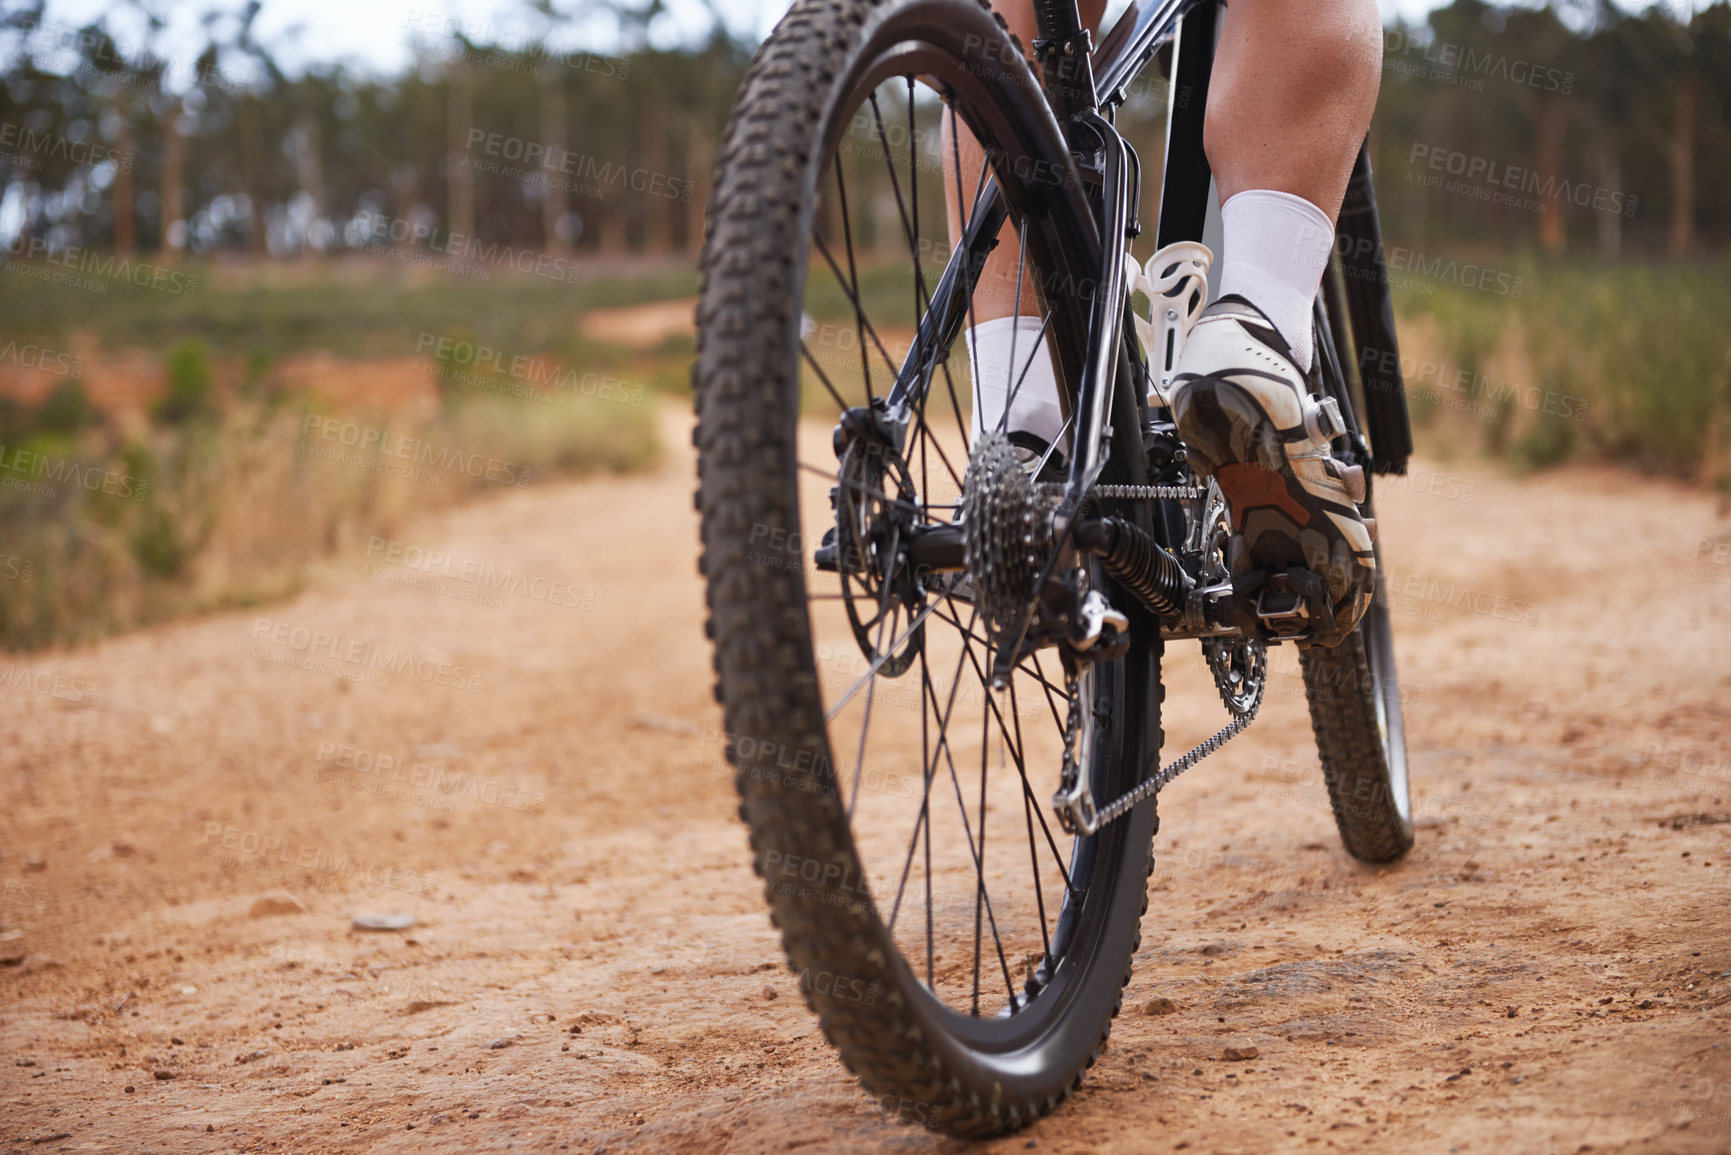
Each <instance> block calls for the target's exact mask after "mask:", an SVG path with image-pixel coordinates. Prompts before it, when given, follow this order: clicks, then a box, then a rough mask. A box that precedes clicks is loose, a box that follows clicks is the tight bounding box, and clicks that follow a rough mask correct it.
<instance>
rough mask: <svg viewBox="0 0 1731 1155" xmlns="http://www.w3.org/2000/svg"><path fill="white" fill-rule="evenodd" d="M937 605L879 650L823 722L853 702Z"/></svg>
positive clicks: (930, 607)
mask: <svg viewBox="0 0 1731 1155" xmlns="http://www.w3.org/2000/svg"><path fill="white" fill-rule="evenodd" d="M937 604H938V603H937V602H933V603H931V605H928V606H926V607H925V608H924V609H922V610H921V611H920V612H919V616H917V617H915V618H914V619H913V621H912V622H911V623H910V624H909V625H908V628H907V629H905V630H903V631H902V634H901V636H900V637H899V638H897V639H896V640H895V641H893V642H891V643H890V648H889V649H888V650H887V651H886V650H879V651H878V656H877V659H876V660H875V661H873V662H872V664H871V668H870V669H869V670H867V671H866V672H865V673H864V675H862V676H861V677H860V679H859V681H857V682H855V683H854V684H853V685H851V686H849V687H848V688H847V693H845V694H843V695H842V696H841V700H840V701H838V702H836V704H835V705H833V706H831V707H830V708H829V709H828V710H827V711H826V712H825V713H824V716H823V720H824V721H826V722H833V721H835V716H836V715H837V714H839V713H841V712H842V709H843V707H845V706H846V705H847V704H848V703H849V702H851V701H853V697H854V695H855V694H857V693H859V692H860V689H861V687H863V686H864V685H865V684H866V683H867V682H869V681H871V680H872V679H874V678H876V677H877V672H878V671H879V670H881V669H883V664H884V663H885V662H887V661H889V658H890V655H891V654H893V653H895V652H896V651H897V650H899V649H901V648H902V643H903V642H905V641H907V640H908V639H909V638H911V637H912V636H913V633H914V631H915V630H917V629H919V628H920V624H921V623H922V622H924V621H925V620H926V619H927V618H928V617H930V616H931V613H932V609H933V608H934V607H935V606H936V605H937Z"/></svg>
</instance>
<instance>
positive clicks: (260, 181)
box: [235, 96, 270, 257]
mask: <svg viewBox="0 0 1731 1155" xmlns="http://www.w3.org/2000/svg"><path fill="white" fill-rule="evenodd" d="M261 115H262V111H261V109H260V107H259V102H258V100H257V99H256V98H254V97H252V96H242V97H241V98H240V99H239V101H238V102H237V104H236V108H235V124H236V125H237V126H238V128H239V130H240V168H241V178H242V180H243V181H244V182H245V184H246V197H247V201H248V202H249V203H250V204H251V205H252V220H251V222H250V224H251V229H250V235H249V236H248V238H247V240H248V242H249V244H250V247H251V249H252V253H253V256H255V257H262V256H264V255H265V254H266V253H267V252H268V251H269V240H270V238H269V236H268V234H267V230H266V227H265V220H264V160H263V158H262V157H260V155H259V141H260V140H261V139H262V138H263V136H264V127H263V126H262V125H261V124H260V123H259V119H260V116H261Z"/></svg>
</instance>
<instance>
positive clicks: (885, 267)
mask: <svg viewBox="0 0 1731 1155" xmlns="http://www.w3.org/2000/svg"><path fill="white" fill-rule="evenodd" d="M1006 46H1009V47H1008V48H1006ZM958 118H959V119H960V120H961V121H962V122H964V123H965V124H966V126H967V129H968V130H969V131H970V132H971V135H972V137H973V138H975V139H977V140H978V142H979V143H980V145H982V146H983V148H982V149H980V150H979V151H978V152H976V153H974V154H973V155H974V156H975V157H977V158H983V159H980V160H978V161H977V162H976V163H971V164H964V163H963V160H962V157H963V156H964V155H965V154H964V153H963V146H962V145H961V144H960V143H959V136H960V134H959V133H958V131H957V121H958ZM988 166H989V169H988ZM988 171H989V172H990V174H991V175H993V176H995V178H996V180H997V182H998V187H999V189H1000V190H1001V194H1002V199H1001V202H1000V203H1001V204H1002V206H1003V208H1002V209H1001V210H999V211H1002V213H1003V217H1002V220H1003V222H1004V223H1003V227H1002V232H1001V233H999V234H998V236H997V243H998V244H999V245H1000V246H1004V245H1008V246H1010V247H1009V248H1008V249H1007V250H1006V251H1009V252H1011V253H1014V254H1016V256H1017V260H1016V262H1015V265H1014V268H1015V274H1014V275H1015V276H1016V278H1017V279H1018V280H1022V279H1023V278H1025V281H1023V285H1025V286H1027V287H1029V288H1030V289H1031V291H1032V293H1034V294H1037V295H1038V296H1039V298H1040V299H1041V301H1042V306H1043V309H1044V312H1045V319H1044V321H1043V322H1042V324H1043V326H1044V331H1046V332H1048V333H1049V335H1050V337H1051V339H1052V348H1053V349H1054V352H1055V353H1056V354H1057V355H1055V356H1054V357H1053V361H1054V363H1055V372H1056V373H1057V374H1058V377H1059V381H1060V387H1061V388H1065V389H1068V390H1070V392H1071V395H1072V396H1073V394H1074V381H1073V373H1072V372H1071V371H1072V370H1073V369H1074V368H1075V367H1076V366H1077V365H1078V364H1079V361H1080V358H1079V356H1078V355H1077V354H1076V353H1075V352H1074V348H1073V347H1072V346H1073V344H1074V342H1075V340H1076V338H1077V337H1078V336H1079V335H1080V336H1082V337H1085V326H1086V311H1085V303H1081V302H1080V301H1079V298H1078V296H1077V292H1076V288H1075V287H1076V286H1078V285H1083V284H1085V283H1086V282H1087V278H1088V277H1089V276H1090V275H1092V274H1090V273H1089V272H1088V263H1089V262H1090V260H1093V259H1096V258H1095V257H1094V254H1095V253H1097V250H1098V242H1097V240H1095V241H1093V242H1092V250H1093V252H1091V251H1090V248H1089V246H1088V245H1087V244H1078V243H1073V242H1074V240H1075V238H1078V237H1079V238H1083V239H1084V240H1086V239H1087V238H1091V237H1093V228H1094V226H1093V223H1092V220H1091V218H1090V217H1089V216H1088V215H1087V213H1088V208H1087V202H1086V199H1085V193H1084V191H1083V189H1082V185H1081V183H1080V181H1079V180H1077V179H1076V176H1075V171H1074V167H1073V164H1072V162H1071V161H1070V158H1069V154H1068V152H1067V151H1066V150H1065V148H1064V144H1063V137H1062V135H1061V133H1060V131H1059V128H1058V125H1057V123H1056V121H1055V120H1054V119H1053V117H1052V114H1051V112H1050V111H1049V110H1048V108H1047V106H1046V105H1045V103H1044V100H1043V99H1042V97H1041V95H1040V89H1039V86H1038V84H1037V83H1036V82H1035V80H1034V78H1033V76H1032V74H1031V73H1030V72H1029V70H1028V68H1027V66H1026V65H1025V64H1024V63H1023V60H1022V56H1021V53H1020V49H1019V48H1017V47H1015V46H1014V41H1013V40H1012V39H1011V38H1010V37H1009V36H1008V34H1007V33H1006V32H1005V31H1004V29H1003V27H1002V24H1001V21H999V20H998V19H997V18H996V17H995V16H994V14H993V13H992V12H991V10H990V8H989V7H988V6H986V5H984V4H982V3H980V2H979V0H854V2H849V0H801V2H800V3H798V4H796V5H795V6H794V8H793V9H792V11H791V12H790V13H789V14H788V15H787V17H786V18H785V19H784V20H783V21H782V23H781V25H780V26H779V27H778V28H777V30H776V32H775V34H774V35H773V36H772V37H771V38H770V40H769V41H768V43H767V44H766V45H765V46H764V48H763V50H762V51H761V52H760V54H759V56H758V58H757V60H756V61H755V63H754V64H753V66H752V68H751V71H750V73H749V74H748V76H747V78H746V80H745V84H744V87H743V89H742V93H741V96H740V99H739V102H738V104H737V106H736V108H735V110H734V113H733V116H732V119H731V121H730V123H729V126H728V130H727V135H726V140H725V143H724V146H723V150H722V154H721V159H720V163H719V166H718V171H717V184H716V192H715V196H714V200H713V202H712V205H711V212H710V232H709V236H708V237H707V243H706V245H705V249H704V257H703V278H704V281H703V289H702V297H701V303H700V306H699V311H698V325H699V338H698V358H697V364H696V367H695V369H694V372H693V384H694V386H695V391H696V398H697V412H698V424H697V432H696V443H697V448H698V472H699V492H698V509H699V511H700V513H701V515H702V535H703V560H702V566H703V572H704V574H705V576H706V579H707V586H708V590H707V595H708V605H709V625H708V629H709V633H710V636H711V637H712V639H713V641H714V645H715V670H716V692H717V697H718V698H719V700H720V701H721V703H722V706H723V708H724V712H725V718H726V729H727V732H728V757H729V760H730V761H731V763H732V765H733V767H734V769H735V781H736V785H737V787H738V790H739V794H740V798H741V807H740V813H741V816H742V817H743V818H744V820H745V822H746V824H747V825H748V826H749V828H750V834H751V845H752V852H753V859H754V865H755V866H756V869H757V871H758V873H759V874H760V875H761V876H762V878H763V880H764V889H765V893H766V897H767V899H768V902H769V906H770V910H771V915H772V918H773V919H774V921H775V923H776V925H777V926H778V927H780V929H781V933H782V942H783V945H784V947H785V950H786V952H787V957H788V962H789V964H790V966H791V968H792V969H793V970H794V971H795V973H797V974H798V975H799V976H800V986H801V989H802V991H803V993H804V996H805V999H806V1002H807V1004H808V1005H809V1006H810V1007H811V1009H812V1010H813V1011H814V1012H815V1013H816V1014H817V1016H818V1019H819V1022H820V1023H821V1026H822V1029H823V1031H824V1034H825V1036H826V1037H827V1038H828V1039H829V1040H830V1042H831V1043H832V1044H834V1045H835V1046H836V1047H837V1049H838V1050H839V1051H840V1054H841V1057H842V1059H843V1061H844V1062H845V1063H846V1064H847V1066H848V1068H849V1069H850V1070H852V1071H853V1072H854V1073H855V1074H857V1075H858V1076H859V1078H860V1081H861V1082H862V1083H863V1084H864V1085H865V1087H866V1088H867V1089H869V1090H870V1091H871V1092H872V1093H873V1094H874V1096H876V1097H877V1099H878V1102H879V1104H880V1105H881V1106H882V1107H883V1108H884V1109H885V1110H886V1112H888V1113H891V1114H893V1115H895V1116H897V1117H900V1118H903V1119H907V1120H910V1121H916V1122H920V1123H923V1124H926V1125H927V1126H930V1127H933V1128H935V1129H940V1130H943V1131H947V1132H950V1133H953V1134H958V1135H989V1134H993V1133H997V1132H1001V1131H1005V1130H1009V1129H1012V1128H1015V1127H1018V1126H1021V1125H1023V1124H1026V1123H1028V1122H1030V1121H1032V1120H1033V1119H1034V1118H1036V1117H1038V1116H1039V1115H1041V1114H1044V1113H1045V1112H1047V1111H1049V1110H1051V1109H1052V1108H1053V1107H1055V1106H1056V1105H1057V1104H1058V1103H1059V1102H1060V1101H1061V1100H1062V1099H1063V1098H1064V1097H1065V1096H1066V1095H1067V1094H1068V1093H1069V1091H1070V1090H1071V1089H1072V1088H1073V1087H1074V1086H1075V1085H1076V1084H1077V1083H1078V1082H1079V1080H1080V1078H1081V1074H1082V1072H1083V1071H1084V1070H1085V1069H1086V1068H1087V1067H1088V1066H1089V1065H1090V1064H1091V1063H1092V1062H1093V1061H1094V1059H1095V1057H1096V1056H1097V1055H1098V1054H1099V1052H1100V1049H1101V1048H1102V1047H1103V1046H1104V1043H1105V1039H1106V1035H1107V1033H1108V1031H1109V1030H1110V1026H1111V1022H1112V1019H1113V1017H1114V1016H1115V1015H1116V1014H1117V1012H1118V1010H1119V1008H1120V1006H1121V1003H1122V992H1123V987H1124V985H1125V984H1126V983H1127V982H1128V979H1129V967H1130V961H1131V958H1132V956H1133V955H1134V953H1135V950H1136V947H1137V945H1138V942H1139V925H1138V924H1139V921H1140V917H1141V915H1142V913H1143V911H1144V910H1145V909H1146V907H1147V890H1146V886H1147V882H1146V879H1147V875H1148V872H1149V869H1150V862H1151V858H1150V847H1151V842H1152V836H1153V829H1154V825H1155V819H1154V807H1153V805H1152V804H1151V803H1149V804H1144V805H1142V806H1140V807H1138V808H1137V809H1136V810H1135V811H1134V812H1132V813H1131V814H1130V815H1127V816H1126V817H1125V818H1124V819H1122V820H1120V821H1118V822H1115V823H1113V824H1111V825H1110V826H1108V827H1106V828H1105V829H1103V830H1101V831H1099V832H1097V833H1095V834H1093V835H1090V836H1080V837H1070V836H1068V835H1066V834H1065V833H1064V831H1063V830H1062V829H1061V828H1060V827H1059V825H1058V824H1057V823H1056V822H1055V821H1053V820H1052V817H1051V811H1050V808H1049V803H1048V799H1049V798H1050V797H1051V795H1052V793H1053V791H1054V790H1055V789H1056V788H1057V787H1058V786H1059V784H1060V770H1061V767H1062V766H1063V765H1064V763H1065V758H1066V750H1069V751H1071V757H1073V758H1074V759H1075V761H1076V763H1077V764H1078V765H1079V766H1080V767H1081V769H1082V772H1084V773H1087V774H1089V775H1090V776H1091V780H1092V783H1093V789H1094V792H1095V796H1096V797H1099V798H1115V797H1117V796H1118V795H1120V794H1122V793H1124V792H1126V791H1128V790H1130V789H1131V788H1133V787H1134V786H1136V785H1137V784H1138V783H1139V782H1140V780H1141V777H1142V774H1143V772H1144V769H1145V768H1146V767H1148V766H1150V765H1151V764H1152V763H1153V762H1154V760H1155V759H1154V757H1153V755H1155V754H1157V753H1158V747H1159V737H1158V727H1159V704H1160V685H1159V646H1160V643H1159V639H1158V635H1157V634H1156V633H1155V632H1154V630H1153V629H1152V628H1148V627H1140V628H1138V629H1135V630H1133V635H1134V636H1133V642H1132V644H1131V646H1130V648H1129V651H1128V653H1126V654H1124V655H1123V656H1121V657H1118V658H1115V659H1112V660H1102V661H1098V662H1096V663H1094V664H1092V665H1085V666H1082V667H1080V669H1079V670H1077V669H1070V670H1067V669H1066V668H1065V667H1064V666H1062V665H1060V663H1059V661H1058V660H1057V655H1056V654H1055V653H1054V652H1053V651H1051V650H1046V651H1044V652H1035V653H1032V654H1028V655H1026V656H1023V657H1021V658H1020V660H1019V661H1018V662H1016V664H1015V666H1014V669H1013V671H1012V673H1011V676H1010V677H1009V679H1008V684H1007V686H1006V687H1004V688H1003V689H1001V690H994V689H992V688H991V686H990V683H991V680H992V679H991V658H992V650H991V645H992V641H991V639H990V638H989V637H988V636H987V629H986V620H985V618H984V617H983V616H982V615H981V613H980V612H979V609H978V607H977V605H976V602H975V589H974V587H973V586H972V585H971V584H970V583H969V582H968V581H966V580H964V575H962V574H961V573H958V572H956V568H957V567H956V566H954V565H951V566H950V567H949V569H948V571H947V572H945V571H944V567H943V566H935V567H921V566H920V565H916V564H911V563H910V562H909V556H910V551H911V549H912V546H911V543H913V542H915V541H916V540H930V539H931V538H932V536H933V535H934V534H943V533H948V534H950V535H952V536H953V535H954V534H955V533H956V531H957V530H958V529H959V528H960V526H959V524H958V523H957V521H956V518H957V517H958V507H959V506H960V504H961V503H960V501H959V500H958V499H959V498H960V496H961V493H962V489H963V475H964V473H965V472H966V471H967V469H968V462H969V459H970V455H971V454H970V450H971V448H972V446H971V445H970V441H971V433H972V426H971V420H970V419H971V416H972V414H971V410H972V407H973V391H972V389H971V388H970V387H969V383H970V373H978V374H984V373H986V372H988V371H991V372H1004V371H1008V372H1010V373H1011V374H1016V373H1018V372H1023V373H1025V371H1026V369H1025V366H1021V367H1018V366H1016V365H1015V364H1013V363H1011V364H1008V365H1002V366H994V365H993V364H989V363H987V362H986V361H982V364H981V365H979V366H975V365H973V364H972V363H971V362H972V357H971V350H970V349H969V348H968V346H969V343H970V341H969V337H968V334H969V332H970V329H971V326H969V325H961V326H959V328H951V329H949V330H948V331H947V334H946V335H942V336H933V327H932V326H927V327H926V329H925V330H924V331H922V329H921V322H922V320H923V319H924V318H925V317H926V316H927V315H928V314H929V313H931V312H937V311H938V306H937V305H936V304H934V303H933V293H934V286H935V285H936V284H937V282H938V273H939V272H940V270H941V269H942V268H943V266H944V262H945V261H946V259H947V258H948V256H949V253H950V231H949V229H948V228H947V227H946V219H945V198H944V195H943V193H944V189H945V186H946V184H949V185H950V186H951V187H952V191H956V192H957V193H958V194H959V195H957V196H956V198H955V200H956V203H959V204H961V205H962V206H964V209H963V220H962V226H961V232H962V234H963V235H966V234H967V232H968V230H967V221H968V215H967V214H968V211H969V210H968V209H967V208H966V206H970V205H979V204H980V203H981V201H980V200H979V199H978V198H977V197H976V195H975V194H976V192H977V190H978V189H980V188H981V187H982V185H983V182H984V180H985V178H986V177H987V175H988ZM958 186H960V187H958ZM986 219H990V218H986ZM994 231H996V229H994ZM975 235H983V233H982V232H981V231H980V230H975ZM1021 288H1022V286H1017V292H1016V293H1015V294H1014V295H1012V296H1011V297H1010V299H1011V300H1022V299H1024V298H1023V296H1022V293H1021V291H1020V290H1021ZM939 315H944V314H942V313H941V312H940V314H939ZM950 315H951V316H957V315H959V314H954V313H952V314H950ZM970 316H971V313H970ZM1033 345H1034V343H1033V342H1032V341H1028V342H1026V343H1025V344H1024V345H1023V346H1022V347H1021V349H1019V350H1018V351H1017V353H1016V354H1015V357H1014V358H1013V360H1014V361H1020V360H1022V359H1024V358H1026V357H1029V356H1031V355H1032V354H1033V351H1034V350H1033V348H1030V346H1033ZM910 346H913V347H914V352H913V355H911V356H910V355H908V350H909V348H910ZM904 364H912V365H919V366H924V367H925V369H924V373H925V378H926V379H925V380H924V381H922V382H919V383H918V384H917V385H916V386H915V387H914V388H913V391H914V393H915V394H916V396H915V398H914V400H913V401H912V403H911V408H910V409H909V411H908V414H907V417H906V422H907V423H906V425H905V427H904V428H902V429H901V430H900V431H899V433H897V434H895V435H892V434H890V433H885V432H884V431H883V430H882V428H881V425H882V424H883V422H880V420H879V417H878V415H882V414H886V413H888V412H890V410H889V408H888V401H887V396H888V394H890V393H891V391H892V387H894V386H895V384H896V380H897V377H898V374H900V373H901V370H902V367H903V365H904ZM1007 384H1009V385H1010V386H1012V387H1013V381H1009V382H1007ZM906 388H907V383H906V382H905V381H904V382H903V389H904V392H905V390H906ZM885 421H887V418H886V419H885ZM1120 440H1123V439H1120ZM1119 465H1120V466H1121V465H1122V463H1119ZM1111 468H1114V467H1113V466H1112V465H1111V464H1109V470H1110V469H1111ZM1086 576H1087V577H1088V578H1089V580H1091V581H1092V582H1093V583H1095V585H1096V586H1102V585H1105V586H1108V588H1109V584H1108V580H1107V578H1106V577H1105V575H1104V574H1102V573H1099V572H1097V571H1096V572H1092V573H1090V574H1088V575H1086Z"/></svg>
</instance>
